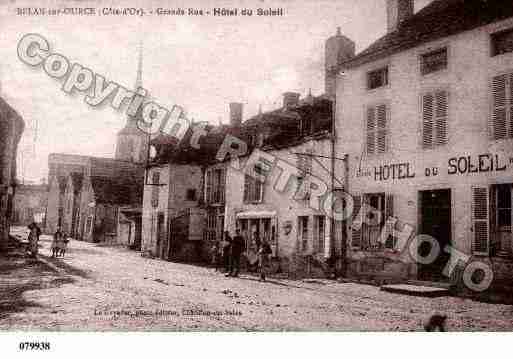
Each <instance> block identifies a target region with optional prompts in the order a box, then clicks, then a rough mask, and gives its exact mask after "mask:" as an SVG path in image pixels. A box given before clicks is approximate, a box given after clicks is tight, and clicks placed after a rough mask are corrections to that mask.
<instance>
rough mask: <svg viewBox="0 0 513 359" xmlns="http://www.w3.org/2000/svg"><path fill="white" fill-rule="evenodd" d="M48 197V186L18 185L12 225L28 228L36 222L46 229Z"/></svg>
mask: <svg viewBox="0 0 513 359" xmlns="http://www.w3.org/2000/svg"><path fill="white" fill-rule="evenodd" d="M47 195H48V187H47V186H46V185H23V184H19V185H17V186H16V193H15V195H14V212H13V216H12V224H15V225H23V226H26V225H28V224H30V223H32V222H36V223H38V224H39V225H40V226H41V228H44V223H45V217H46V202H47Z"/></svg>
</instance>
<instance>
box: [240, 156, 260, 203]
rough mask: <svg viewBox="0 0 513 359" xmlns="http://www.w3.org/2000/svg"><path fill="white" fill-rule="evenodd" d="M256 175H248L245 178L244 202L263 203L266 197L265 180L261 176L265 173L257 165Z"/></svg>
mask: <svg viewBox="0 0 513 359" xmlns="http://www.w3.org/2000/svg"><path fill="white" fill-rule="evenodd" d="M255 174H256V175H257V176H253V175H251V174H246V175H245V176H244V202H262V200H263V195H264V180H263V179H262V178H261V176H264V175H265V173H264V171H263V169H262V168H261V167H260V166H259V165H258V164H257V165H255Z"/></svg>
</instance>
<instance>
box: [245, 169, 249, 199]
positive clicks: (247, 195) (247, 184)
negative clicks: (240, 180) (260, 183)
mask: <svg viewBox="0 0 513 359" xmlns="http://www.w3.org/2000/svg"><path fill="white" fill-rule="evenodd" d="M249 179H250V177H249V176H248V175H244V202H248V201H249V189H250V183H249Z"/></svg>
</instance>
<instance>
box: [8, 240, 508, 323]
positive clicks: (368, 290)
mask: <svg viewBox="0 0 513 359" xmlns="http://www.w3.org/2000/svg"><path fill="white" fill-rule="evenodd" d="M49 245H50V237H49V236H43V237H42V246H43V247H42V248H41V250H40V255H41V260H40V261H31V260H30V259H27V258H24V257H22V256H18V257H15V258H11V259H9V260H6V259H5V258H1V257H0V329H2V330H40V329H42V330H230V331H231V330H245V331H248V330H344V331H348V330H387V331H389V330H402V331H410V330H421V322H422V321H423V320H424V319H425V318H426V317H427V316H429V315H430V314H432V313H434V312H443V313H445V314H447V315H448V317H449V319H448V330H472V331H475V330H512V329H513V308H512V306H509V305H497V304H486V303H479V302H476V301H472V300H469V299H460V298H453V297H441V298H434V299H429V298H418V297H411V296H405V295H399V294H391V293H386V292H382V291H380V290H379V288H378V287H374V286H368V285H361V284H353V283H338V282H335V281H328V280H305V281H292V280H284V279H271V280H269V281H268V282H266V283H261V282H259V281H257V280H256V278H255V277H254V276H250V275H245V274H243V275H242V277H241V278H238V279H235V278H225V277H224V275H222V274H220V273H219V272H217V273H216V272H215V271H214V270H213V269H212V268H204V267H198V266H192V265H185V264H177V263H170V262H165V261H161V260H154V259H147V258H142V257H141V256H140V254H139V253H137V252H133V251H129V250H126V249H122V248H111V247H104V246H99V245H95V244H91V243H84V242H78V241H72V242H71V243H70V246H69V251H68V252H69V253H68V254H67V256H66V258H64V259H52V258H49V254H50V250H49Z"/></svg>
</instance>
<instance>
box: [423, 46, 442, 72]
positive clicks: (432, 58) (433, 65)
mask: <svg viewBox="0 0 513 359" xmlns="http://www.w3.org/2000/svg"><path fill="white" fill-rule="evenodd" d="M445 68H447V48H443V49H438V50H435V51H431V52H428V53H426V54H423V55H422V56H421V57H420V73H421V74H422V75H427V74H429V73H431V72H436V71H440V70H443V69H445Z"/></svg>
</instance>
